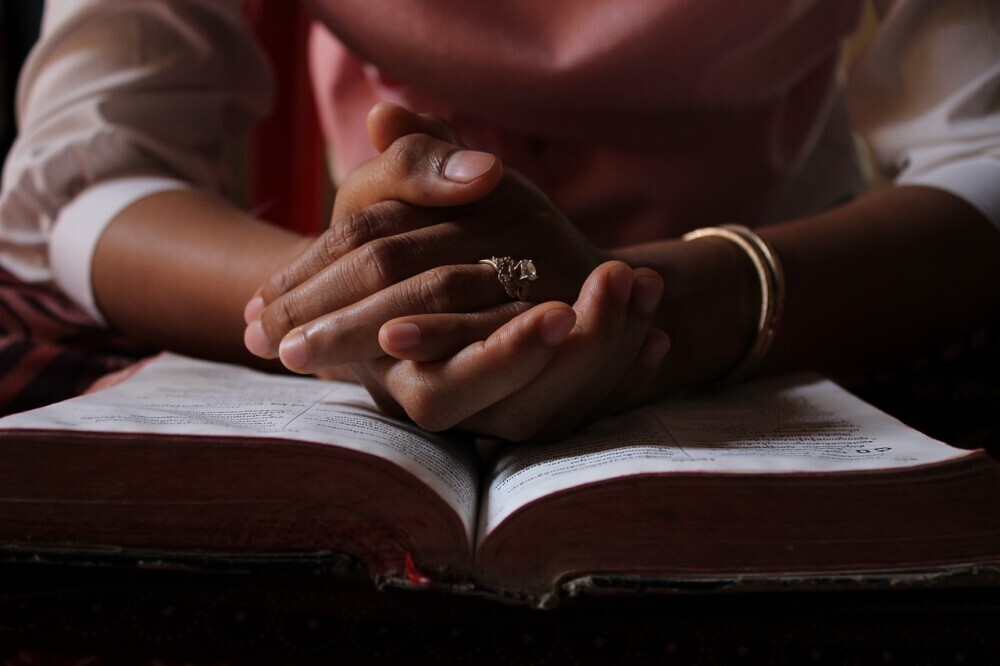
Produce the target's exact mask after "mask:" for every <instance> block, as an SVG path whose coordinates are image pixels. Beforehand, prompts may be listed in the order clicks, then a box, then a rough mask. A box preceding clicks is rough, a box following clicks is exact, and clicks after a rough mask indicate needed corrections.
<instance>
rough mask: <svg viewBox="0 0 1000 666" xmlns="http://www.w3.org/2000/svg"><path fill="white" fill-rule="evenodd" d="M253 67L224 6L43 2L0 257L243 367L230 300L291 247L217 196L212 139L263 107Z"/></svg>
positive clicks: (217, 163)
mask: <svg viewBox="0 0 1000 666" xmlns="http://www.w3.org/2000/svg"><path fill="white" fill-rule="evenodd" d="M267 72H268V67H267V63H266V62H265V60H264V59H263V56H262V54H261V53H260V52H259V50H258V49H257V46H256V44H255V43H254V41H253V38H252V36H251V35H250V34H249V33H248V31H247V29H246V26H245V25H244V20H243V16H242V11H241V3H240V2H238V1H235V0H226V1H215V0H213V1H211V2H209V1H205V0H137V1H136V2H129V3H121V2H118V1H117V0H98V1H91V2H76V1H72V0H65V1H61V2H53V3H50V4H49V5H48V6H47V7H46V14H45V18H44V25H43V34H42V38H41V40H40V41H39V43H38V45H37V46H36V47H35V49H34V50H33V52H32V55H31V57H30V59H29V61H28V63H27V64H26V67H25V70H24V72H23V75H22V79H21V81H20V87H19V95H18V112H19V124H20V130H21V133H20V135H19V137H18V140H17V143H16V144H15V146H14V149H13V151H12V153H11V155H10V157H9V159H8V161H7V164H6V166H5V172H4V187H3V192H2V194H0V241H2V242H0V260H2V261H3V263H4V265H5V266H7V267H9V268H11V269H12V270H14V271H15V272H16V273H17V274H19V275H20V276H21V277H22V278H24V279H29V280H38V281H48V280H54V281H56V282H57V283H58V284H59V285H60V286H61V287H62V288H63V289H64V290H65V291H66V292H67V293H68V294H70V295H71V296H72V297H73V298H74V299H75V300H77V302H78V303H79V304H80V305H81V306H82V307H83V308H84V309H86V310H88V311H89V312H90V313H91V314H92V315H93V316H94V317H95V318H97V319H98V320H102V319H106V320H108V321H109V322H110V323H111V324H113V325H115V326H117V327H119V328H121V329H122V330H124V331H125V332H126V333H129V334H131V335H134V336H136V337H138V338H140V339H143V340H145V341H147V342H151V343H154V344H157V345H161V346H165V347H168V348H172V349H179V350H182V351H187V352H189V353H196V354H202V355H208V356H213V357H219V358H228V359H236V358H249V356H248V355H246V354H244V353H243V352H242V345H241V340H240V328H241V326H240V322H241V316H240V311H241V309H242V303H243V302H244V301H245V300H246V298H247V297H249V295H250V294H252V292H253V289H254V288H255V287H256V285H257V284H259V281H260V280H261V279H262V278H263V276H265V275H267V274H269V273H270V272H271V271H273V270H276V269H277V267H278V266H280V265H281V264H282V263H283V262H285V261H287V260H288V259H289V258H290V257H291V255H293V254H294V253H295V252H296V251H297V248H298V247H299V246H298V244H299V243H301V239H299V238H297V237H294V236H293V235H291V234H288V233H286V232H283V231H280V230H277V229H272V228H270V227H267V226H266V225H264V224H261V223H260V222H256V221H254V220H252V219H250V218H249V217H247V216H245V215H243V214H241V213H239V212H238V211H237V210H236V209H235V208H234V207H232V206H230V205H229V204H226V203H225V202H224V200H223V197H222V195H221V192H222V190H223V189H224V185H225V183H226V181H227V179H228V173H227V169H226V168H225V153H226V147H227V143H228V142H229V141H232V140H235V138H236V137H237V136H238V135H239V134H240V133H241V132H242V131H244V130H246V129H247V128H248V127H249V126H250V124H251V123H252V122H253V121H255V120H256V119H259V118H260V117H262V116H263V115H264V114H265V113H266V111H267V109H268V107H269V106H270V96H271V88H270V81H269V79H268V74H267ZM149 177H154V179H155V183H154V185H153V186H149ZM92 278H93V288H92V285H91V279H92Z"/></svg>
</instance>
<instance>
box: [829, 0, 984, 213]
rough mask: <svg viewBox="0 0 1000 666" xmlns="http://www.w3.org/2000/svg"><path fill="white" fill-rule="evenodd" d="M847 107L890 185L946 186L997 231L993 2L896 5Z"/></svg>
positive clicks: (855, 78) (906, 1) (915, 0)
mask: <svg viewBox="0 0 1000 666" xmlns="http://www.w3.org/2000/svg"><path fill="white" fill-rule="evenodd" d="M882 4H883V5H886V6H887V7H886V9H887V11H886V13H885V17H884V21H883V24H882V26H881V29H880V31H879V34H878V36H877V38H876V40H875V41H874V42H873V44H872V46H871V47H870V48H869V50H868V52H867V53H866V54H865V55H864V56H863V57H862V58H861V59H860V61H859V63H858V65H857V66H856V67H855V69H854V70H853V71H852V72H851V78H850V81H849V86H848V94H849V104H850V106H851V111H852V116H853V118H854V121H855V124H856V126H857V127H858V128H859V130H860V131H861V132H862V134H864V135H865V137H866V138H867V140H868V143H869V145H870V146H871V148H872V152H873V153H874V155H875V157H876V159H877V160H878V162H879V165H880V166H881V167H882V168H883V169H884V170H885V171H886V172H887V173H888V174H890V175H891V176H892V177H893V179H894V181H895V182H896V183H898V184H914V185H927V186H931V187H937V188H939V189H943V190H947V191H949V192H951V193H953V194H956V195H957V196H959V197H961V198H963V199H965V200H966V201H968V202H969V203H970V204H972V205H973V206H975V207H976V208H978V209H979V210H980V211H981V212H982V213H983V214H984V215H985V216H986V217H987V218H988V219H989V220H990V221H992V222H993V224H994V225H996V226H997V228H998V229H1000V2H998V1H997V0H949V1H948V2H940V0H896V2H882Z"/></svg>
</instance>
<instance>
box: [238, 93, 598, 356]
mask: <svg viewBox="0 0 1000 666" xmlns="http://www.w3.org/2000/svg"><path fill="white" fill-rule="evenodd" d="M369 129H370V134H371V135H372V139H373V143H374V144H375V145H376V147H382V148H384V150H383V152H382V153H381V154H380V155H379V156H378V157H376V158H373V159H372V160H370V161H369V162H367V163H365V164H363V165H362V166H360V167H358V169H356V170H355V171H354V172H352V173H351V174H350V176H349V177H348V178H347V179H346V180H345V183H344V184H343V186H342V187H341V189H340V191H339V192H338V194H337V205H336V207H335V210H334V215H333V219H332V222H331V226H330V228H329V229H328V230H327V231H326V232H325V233H324V234H323V235H322V236H320V237H319V238H318V239H317V240H316V241H315V242H314V243H313V244H312V246H311V247H310V248H309V249H308V250H307V251H306V252H305V253H304V254H303V255H302V256H301V257H299V258H298V259H297V260H296V261H294V262H293V263H292V264H291V265H289V266H288V267H287V268H286V269H284V270H282V271H280V272H279V273H277V274H276V275H275V276H273V277H272V278H271V279H270V280H269V281H268V282H267V283H266V284H265V285H264V286H263V287H262V289H261V290H260V291H259V293H258V295H257V297H255V298H254V299H253V300H252V301H251V302H250V304H248V307H247V321H248V323H249V326H248V329H247V333H246V336H245V339H246V343H247V347H248V348H249V349H250V351H252V352H253V353H255V354H257V355H258V356H262V357H265V358H273V357H275V356H279V357H280V358H281V360H282V362H283V363H284V364H285V365H286V366H287V367H288V368H290V369H291V370H294V371H296V372H317V371H321V370H324V369H328V368H331V367H333V366H337V365H340V364H344V363H351V362H359V361H367V360H371V359H373V358H378V357H380V356H382V355H383V351H382V349H381V348H380V346H379V343H378V331H379V329H380V328H381V326H382V325H383V324H384V323H385V322H386V321H388V320H390V319H395V318H397V317H402V316H407V315H416V314H440V313H476V315H475V316H474V317H472V318H471V319H468V320H467V324H468V325H466V326H463V327H461V328H460V329H454V330H452V331H448V332H445V335H446V336H447V339H446V340H443V341H442V342H441V345H440V348H441V349H445V348H447V349H450V350H451V351H452V352H454V351H457V350H458V349H461V348H463V347H465V346H466V345H468V344H470V343H471V342H473V341H476V340H483V339H485V338H486V337H487V336H489V335H490V334H491V333H492V332H493V331H494V330H496V329H497V328H498V327H500V326H501V325H503V324H504V323H505V322H506V321H508V320H509V319H510V318H511V317H514V316H516V315H517V314H519V313H521V312H523V311H524V310H525V309H526V308H527V307H528V304H527V303H521V302H512V301H511V299H510V298H509V297H508V295H507V294H506V293H505V292H504V289H503V288H502V286H501V285H500V283H499V281H498V279H497V274H496V272H495V271H494V269H492V268H491V267H489V266H487V265H482V264H479V263H478V261H479V260H481V259H484V258H490V257H493V256H498V257H499V256H509V257H512V258H513V259H514V260H515V261H516V260H520V259H531V260H533V262H534V264H535V265H536V266H537V269H538V275H539V277H538V280H537V281H536V282H534V283H533V284H532V285H531V289H532V291H531V293H530V295H529V297H528V298H529V299H530V302H534V303H538V302H541V301H546V300H561V301H564V302H573V301H574V300H575V299H576V297H577V295H578V294H579V291H580V287H581V285H582V284H583V282H584V280H585V279H586V278H587V276H588V275H589V274H590V272H591V271H592V270H593V269H594V268H595V267H596V266H597V265H598V264H600V263H601V261H602V259H603V256H602V254H601V252H599V251H598V250H597V249H596V248H595V247H594V246H593V245H592V244H590V242H589V241H587V240H586V239H585V238H584V237H583V236H582V235H581V234H580V233H579V232H578V231H577V230H576V229H575V228H574V227H573V226H572V224H571V223H570V222H569V221H568V220H567V219H566V218H565V216H564V215H562V213H561V212H560V211H559V210H558V209H556V208H555V206H554V205H553V204H552V203H551V202H550V201H549V200H548V198H547V197H545V196H544V194H542V193H541V192H539V191H538V190H537V189H536V188H535V187H534V186H533V185H531V184H530V183H528V182H527V181H526V180H524V179H523V178H521V177H520V176H519V175H517V174H515V173H512V172H510V171H508V172H506V173H503V175H502V177H499V178H498V176H499V173H498V170H499V169H500V167H499V163H497V164H496V165H495V166H493V167H490V168H489V169H487V170H486V171H485V172H484V174H483V175H481V176H480V177H477V178H474V179H472V180H471V181H469V182H466V183H462V182H456V181H455V180H453V177H454V174H452V175H451V176H449V175H448V174H449V166H448V165H449V163H451V162H452V161H453V160H455V159H456V156H459V155H460V154H461V153H463V152H467V151H463V150H462V149H461V147H460V146H458V145H456V144H454V143H451V142H448V141H445V140H442V139H441V138H436V137H441V136H444V137H446V138H453V137H450V136H448V135H449V133H450V130H448V129H447V127H446V126H445V125H444V124H443V123H441V122H440V121H437V120H436V119H434V118H429V117H423V116H416V115H415V114H411V113H410V112H408V111H405V110H404V109H401V108H400V107H394V106H390V105H381V106H380V107H376V109H375V110H374V111H373V113H372V118H370V128H369ZM404 132H405V134H403V135H402V136H393V135H394V134H399V133H404ZM432 134H433V135H434V136H432ZM482 155H483V154H482V153H478V154H477V156H482ZM480 161H482V160H480ZM497 180H499V184H496V182H497ZM493 185H495V187H493ZM491 188H492V189H491ZM476 196H481V198H479V199H474V197H476Z"/></svg>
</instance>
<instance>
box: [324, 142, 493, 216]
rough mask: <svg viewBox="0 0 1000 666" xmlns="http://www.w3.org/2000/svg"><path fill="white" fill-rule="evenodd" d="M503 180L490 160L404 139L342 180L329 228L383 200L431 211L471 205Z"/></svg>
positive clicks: (485, 155) (474, 153) (451, 146)
mask: <svg viewBox="0 0 1000 666" xmlns="http://www.w3.org/2000/svg"><path fill="white" fill-rule="evenodd" d="M502 175H503V167H502V166H501V164H500V160H499V159H497V157H496V156H495V155H492V154H490V153H484V152H480V151H475V150H464V149H462V148H460V147H459V146H457V145H455V144H453V143H449V142H447V141H442V140H440V139H437V138H435V137H433V136H431V135H429V134H407V135H404V136H402V137H400V138H398V139H396V140H395V141H393V142H392V143H391V144H390V145H389V146H388V147H387V148H386V149H385V150H384V151H383V152H382V153H381V154H379V155H378V156H376V157H374V158H372V159H370V160H368V161H367V162H365V163H363V164H361V165H360V166H358V167H357V168H356V169H354V171H352V172H351V173H350V174H349V175H348V176H347V178H345V179H344V182H343V184H342V185H341V187H340V189H339V191H338V193H337V199H336V201H335V203H334V218H333V223H334V224H335V223H336V222H337V220H338V216H340V215H342V214H350V213H352V212H354V211H356V210H360V209H361V208H365V207H367V206H370V205H372V204H374V203H377V202H379V201H385V200H388V199H395V200H398V201H403V202H406V203H411V204H415V205H418V206H433V207H442V206H457V205H461V204H467V203H471V202H473V201H478V200H479V199H482V198H483V197H484V196H486V195H487V194H489V193H490V192H492V191H493V189H494V188H495V187H496V186H497V184H499V182H500V178H501V176H502Z"/></svg>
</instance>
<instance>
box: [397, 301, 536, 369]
mask: <svg viewBox="0 0 1000 666" xmlns="http://www.w3.org/2000/svg"><path fill="white" fill-rule="evenodd" d="M529 307H531V306H530V305H529V304H528V303H525V302H522V301H513V302H510V303H504V304H503V305H498V306H495V307H492V308H487V309H485V310H480V311H478V312H468V313H447V314H437V315H412V316H408V317H399V318H396V319H393V320H391V321H388V322H386V323H385V324H384V325H383V326H382V328H380V329H379V332H378V341H379V345H380V346H381V348H382V351H384V352H385V353H386V354H388V355H390V356H394V357H396V358H398V359H403V360H408V361H440V360H442V359H444V358H446V357H448V356H452V355H454V354H457V353H458V352H459V351H461V350H462V349H464V348H465V347H467V346H469V345H470V344H472V343H473V342H476V341H478V340H485V339H486V338H488V337H489V336H490V335H492V334H493V332H494V331H496V330H497V329H499V328H500V327H501V326H503V325H504V324H506V323H507V322H508V321H510V320H511V319H513V318H514V317H516V316H517V315H519V314H521V313H522V312H524V311H525V310H527V309H528V308H529Z"/></svg>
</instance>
